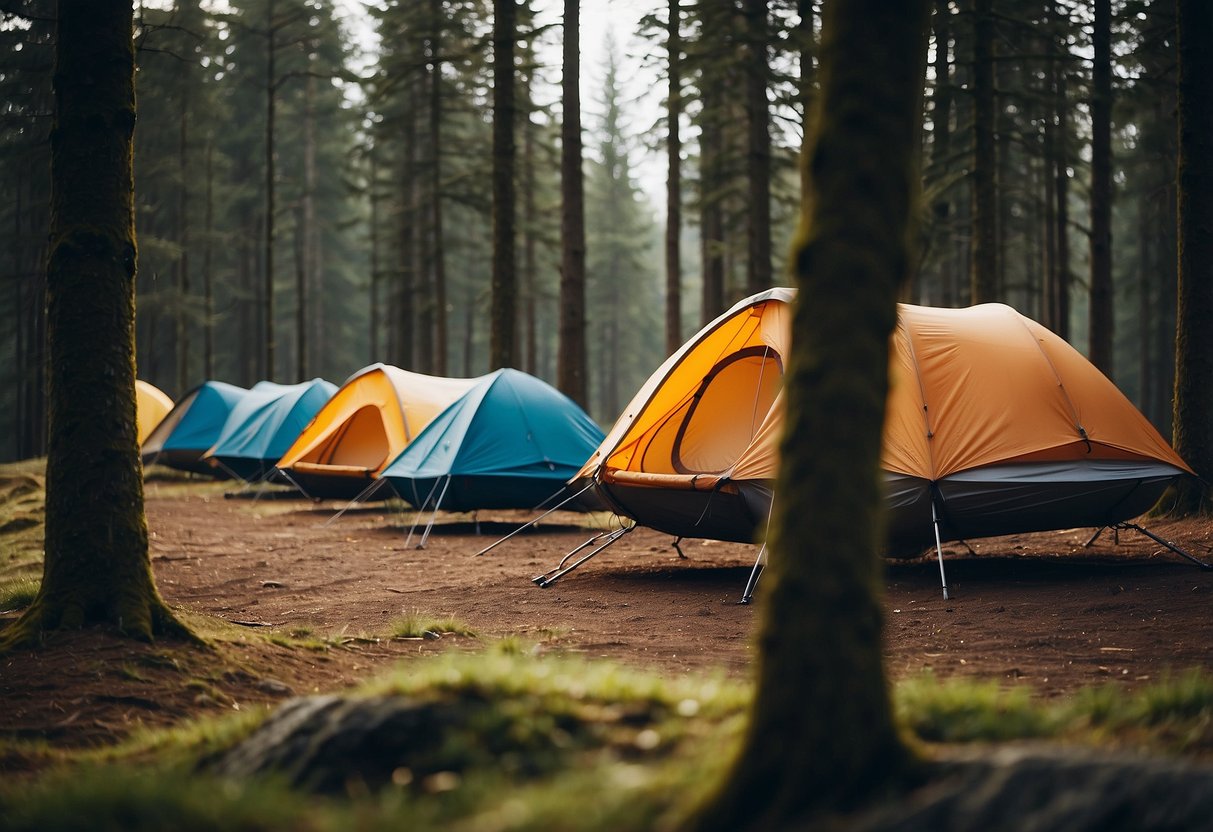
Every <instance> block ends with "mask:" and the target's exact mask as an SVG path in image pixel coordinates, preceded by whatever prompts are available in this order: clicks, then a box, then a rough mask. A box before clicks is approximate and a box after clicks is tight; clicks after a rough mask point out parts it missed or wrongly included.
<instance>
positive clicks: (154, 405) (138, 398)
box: [135, 379, 173, 445]
mask: <svg viewBox="0 0 1213 832" xmlns="http://www.w3.org/2000/svg"><path fill="white" fill-rule="evenodd" d="M172 409H173V400H172V399H170V398H169V397H168V394H166V393H165V392H163V391H162V390H161V389H160V388H158V387H154V386H153V385H151V384H148V383H147V382H146V381H143V380H142V379H136V380H135V420H136V422H137V423H138V429H139V444H140V445H142V444H143V440H145V439H147V437H148V435H149V434H150V433H151V432H152V431H153V430H155V429H156V425H158V424H160V420H161V419H163V418H164V417H165V416H167V415H168V412H169V411H170V410H172Z"/></svg>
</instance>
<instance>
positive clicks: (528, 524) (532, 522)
mask: <svg viewBox="0 0 1213 832" xmlns="http://www.w3.org/2000/svg"><path fill="white" fill-rule="evenodd" d="M593 487H594V483H593V482H592V481H591V482H590V483H588V484H587V485H586V487H585V488H583V489H581V490H580V491H578V492H577V493H575V494H573V495H571V496H569V497H566V498H565V499H563V500H561V501H560V502H559V503H557V504H556V505H554V506H552V507H551V508H549V509H548V510H547V511H545V512H544V513H543V514H541V515H539V516H538V517H536V518H535V519H534V520H530V521H527V522H526V523H523V524H522V525H521V526H519V527H518V528H516V529H514V531H512V532H510V533H509V534H507V535H506V536H505V537H503V538H501V539H500V540H498V541H496V542H494V543H490V544H489V545H488V546H485V547H484V548H483V549H481V550H480V551H479V552H477V553H476V554H475V555H473V556H472V557H480V556H481V555H483V554H485V553H487V552H491V551H492V550H493V549H496V548H497V547H498V546H500V545H501V544H502V543H505V542H506V541H507V540H509V539H510V538H511V537H513V536H514V535H516V534H518V533H519V532H520V531H522V530H523V529H528V528H530V527H531V526H533V525H535V524H536V523H538V522H539V521H540V520H542V519H543V518H545V517H547V516H548V515H549V514H551V513H552V512H553V511H557V510H559V509H560V507H561V506H564V505H567V504H568V503H570V502H572V501H573V500H576V499H577V498H578V497H580V496H581V495H582V494H584V493H585V492H587V491H589V490H590V489H591V488H593ZM557 493H559V492H557ZM548 499H549V500H550V499H551V497H549V498H548Z"/></svg>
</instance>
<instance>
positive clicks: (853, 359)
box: [692, 0, 928, 830]
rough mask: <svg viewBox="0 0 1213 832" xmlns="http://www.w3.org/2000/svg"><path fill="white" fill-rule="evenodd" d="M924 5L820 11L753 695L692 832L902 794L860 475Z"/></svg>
mask: <svg viewBox="0 0 1213 832" xmlns="http://www.w3.org/2000/svg"><path fill="white" fill-rule="evenodd" d="M927 9H928V3H927V2H926V0H919V2H907V3H887V2H884V0H849V2H837V3H835V4H830V5H827V7H826V11H825V20H824V29H823V37H822V45H821V70H820V72H821V104H820V109H819V112H818V118H817V119H816V127H815V130H814V139H813V140H812V141H811V142H810V144H809V145H808V147H807V152H806V153H805V154H804V156H803V157H802V161H803V163H804V164H805V165H807V167H808V176H809V177H810V178H811V180H812V187H813V197H812V199H811V200H806V201H805V202H804V208H803V209H802V215H801V217H802V219H801V227H800V231H799V234H798V242H797V245H796V248H795V251H794V257H795V264H796V265H795V268H796V280H797V284H798V286H799V290H800V300H799V302H798V303H797V308H796V312H795V316H794V321H793V339H792V343H793V351H792V356H791V361H790V364H789V376H788V379H787V383H786V385H785V388H784V389H785V391H786V394H787V418H786V424H785V427H784V434H783V441H782V444H781V449H780V454H781V460H782V462H781V464H780V470H779V474H778V481H777V485H776V493H777V494H778V495H779V499H778V500H777V501H776V504H775V516H774V520H773V523H772V540H771V557H770V565H769V567H768V569H767V571H768V573H770V574H768V575H767V576H765V578H764V581H765V597H764V598H763V605H762V610H761V615H762V619H761V623H760V630H759V647H760V654H759V662H758V680H757V684H758V686H757V690H756V692H755V696H754V700H753V702H752V704H751V707H750V721H749V726H748V729H747V731H746V734H745V736H744V738H743V746H742V751H741V754H740V756H739V757H738V759H737V760H736V761H735V763H734V765H733V769H732V774H731V776H730V778H729V780H728V782H727V784H726V785H725V787H724V789H723V791H721V792H720V793H719V794H718V795H717V796H716V797H715V799H714V800H712V801H711V802H710V803H709V804H708V807H707V809H706V810H705V811H703V812H701V813H700V814H699V816H698V818H697V819H696V822H695V823H693V824H692V827H693V828H697V829H703V830H716V829H720V830H724V829H728V830H747V829H755V830H757V829H786V828H792V827H796V828H800V826H801V825H803V824H804V823H805V821H806V819H808V818H811V817H812V816H813V815H815V814H818V813H821V812H825V811H829V810H833V809H840V808H841V809H846V808H851V807H856V806H859V805H862V804H863V802H864V801H865V799H867V798H868V797H869V796H871V795H873V794H877V793H881V792H885V791H887V790H888V789H890V788H891V787H896V786H898V785H901V784H903V783H904V782H905V780H906V776H907V773H908V771H909V769H910V766H911V760H912V757H911V754H910V752H909V750H908V749H907V748H906V747H905V746H904V745H903V744H902V742H901V739H900V737H899V735H898V732H897V730H896V727H895V724H894V719H893V711H892V706H891V704H890V701H889V693H888V685H887V681H886V678H885V674H884V669H883V665H882V658H881V619H882V615H881V610H880V604H879V600H878V599H879V596H880V586H881V581H882V570H881V563H880V556H879V550H880V547H881V544H882V542H883V541H882V527H883V523H882V513H881V506H882V500H883V496H882V493H881V488H880V484H879V482H880V481H879V476H878V473H877V472H878V466H879V463H880V444H881V427H882V424H883V421H884V404H885V395H886V391H887V388H888V379H887V375H888V344H889V336H890V334H891V332H892V330H893V327H894V325H895V323H896V317H897V314H896V298H897V293H898V290H899V288H900V286H901V284H902V283H903V281H904V279H905V277H906V274H907V272H908V270H909V268H910V264H911V262H912V258H911V252H910V251H909V250H908V247H909V241H910V240H911V237H912V234H911V231H912V220H913V217H914V210H915V209H914V201H915V198H916V196H917V192H918V183H917V169H916V153H915V149H916V148H917V147H918V142H917V134H918V132H919V130H920V129H921V124H922V114H921V111H920V108H919V106H918V102H919V98H918V94H917V88H918V85H919V84H921V77H920V74H919V69H920V66H921V64H920V61H921V54H920V50H921V49H923V48H924V47H925V40H924V35H925V27H926V23H927ZM844 285H845V286H848V287H850V288H851V291H847V292H840V291H838V287H839V286H844ZM838 413H846V414H847V418H846V419H841V420H840V419H838V418H837V414H838Z"/></svg>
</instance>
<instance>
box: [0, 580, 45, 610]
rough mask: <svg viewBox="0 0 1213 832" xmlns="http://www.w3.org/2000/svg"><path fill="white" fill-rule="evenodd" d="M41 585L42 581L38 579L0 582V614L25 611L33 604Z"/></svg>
mask: <svg viewBox="0 0 1213 832" xmlns="http://www.w3.org/2000/svg"><path fill="white" fill-rule="evenodd" d="M41 585H42V581H41V580H39V579H38V578H11V579H9V580H7V581H0V612H4V611H7V610H23V609H25V608H26V607H28V606H29V605H30V604H32V603H33V602H34V598H35V597H36V596H37V595H38V587H39V586H41Z"/></svg>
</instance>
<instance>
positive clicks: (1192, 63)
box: [1173, 0, 1213, 514]
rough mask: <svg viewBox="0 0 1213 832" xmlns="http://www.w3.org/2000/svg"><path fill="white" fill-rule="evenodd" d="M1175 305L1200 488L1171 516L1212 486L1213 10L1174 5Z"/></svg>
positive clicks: (1183, 441) (1190, 487) (1186, 2)
mask: <svg viewBox="0 0 1213 832" xmlns="http://www.w3.org/2000/svg"><path fill="white" fill-rule="evenodd" d="M1176 15H1177V18H1178V30H1179V106H1178V117H1179V118H1178V120H1179V165H1178V170H1177V176H1176V178H1177V181H1178V186H1179V187H1178V199H1177V209H1178V212H1179V222H1178V225H1179V245H1178V254H1179V303H1178V305H1177V307H1176V315H1177V319H1176V327H1175V404H1174V420H1173V425H1174V431H1175V434H1174V435H1175V450H1176V451H1178V452H1179V454H1180V456H1182V457H1183V458H1184V459H1185V460H1187V463H1188V464H1189V465H1191V466H1192V468H1193V469H1194V470H1195V471H1196V473H1197V474H1199V475H1200V476H1201V478H1202V479H1203V482H1200V481H1196V480H1186V481H1184V482H1181V483H1180V486H1179V488H1178V493H1177V495H1176V505H1175V511H1176V512H1178V513H1179V514H1197V513H1200V514H1208V513H1210V511H1211V509H1213V506H1211V505H1210V499H1209V497H1210V495H1209V489H1208V486H1207V483H1209V482H1211V481H1213V383H1210V380H1213V327H1211V326H1210V325H1209V322H1210V321H1213V51H1210V49H1209V44H1210V43H1213V4H1209V3H1208V2H1207V0H1178V3H1177V8H1176Z"/></svg>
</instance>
